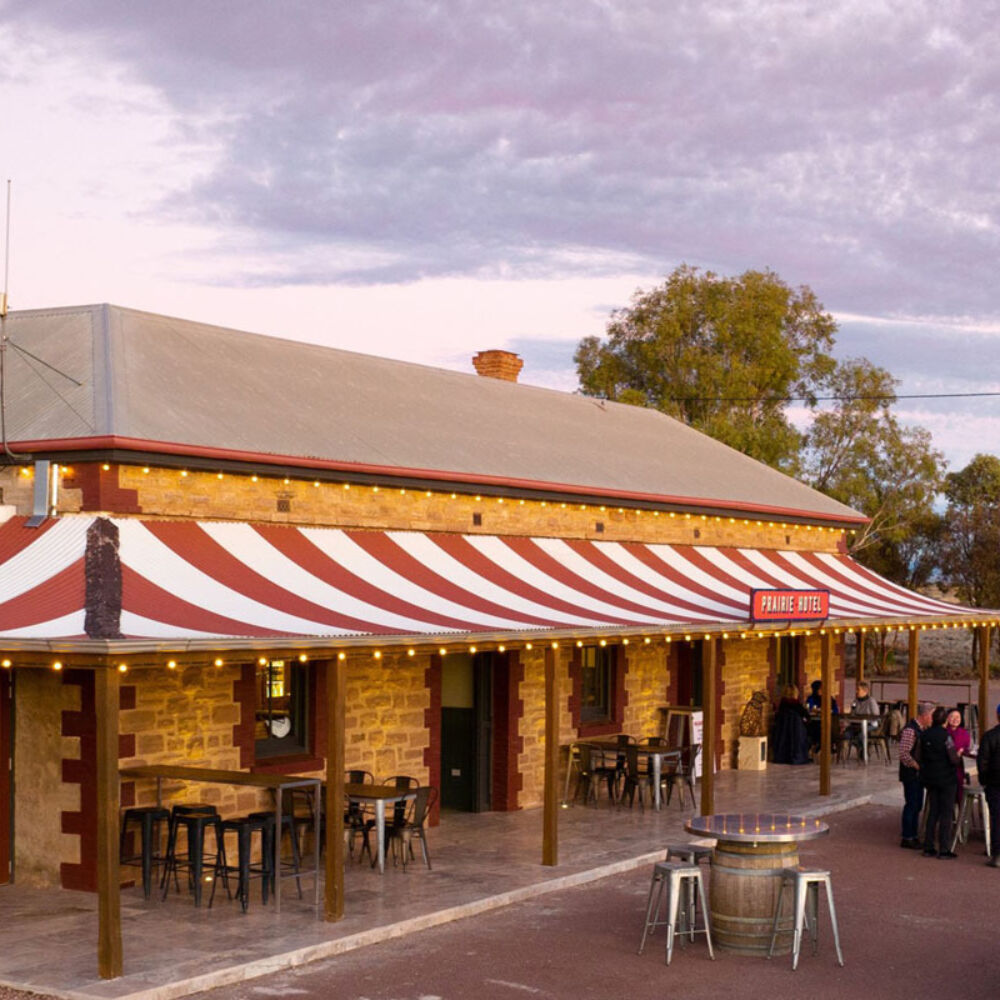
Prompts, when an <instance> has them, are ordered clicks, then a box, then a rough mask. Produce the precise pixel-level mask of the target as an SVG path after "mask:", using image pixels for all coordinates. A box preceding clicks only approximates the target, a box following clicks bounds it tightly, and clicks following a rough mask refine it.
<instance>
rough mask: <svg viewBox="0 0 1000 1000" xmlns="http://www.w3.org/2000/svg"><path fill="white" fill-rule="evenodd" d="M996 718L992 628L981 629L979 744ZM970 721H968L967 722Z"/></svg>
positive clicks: (983, 627) (982, 627) (986, 626)
mask: <svg viewBox="0 0 1000 1000" xmlns="http://www.w3.org/2000/svg"><path fill="white" fill-rule="evenodd" d="M995 720H996V716H995V715H994V714H993V712H991V711H990V627H989V625H983V626H981V627H980V629H979V742H980V743H982V742H983V737H984V736H985V735H986V730H987V729H991V728H992V727H993V724H994V722H995ZM967 721H968V720H967Z"/></svg>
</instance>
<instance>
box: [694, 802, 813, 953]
mask: <svg viewBox="0 0 1000 1000" xmlns="http://www.w3.org/2000/svg"><path fill="white" fill-rule="evenodd" d="M684 826H685V829H686V830H687V831H688V832H689V833H694V834H698V835H699V836H702V837H714V838H715V841H716V847H715V853H714V854H713V855H712V878H711V886H710V888H709V909H710V911H711V915H712V943H713V944H715V945H717V946H718V947H719V948H722V949H724V950H727V951H735V952H739V953H741V954H744V955H762V956H766V955H767V952H768V948H769V947H770V944H771V927H772V924H773V921H774V911H775V909H776V907H777V905H778V894H779V893H780V892H781V872H782V869H784V868H794V867H795V866H796V865H798V863H799V849H798V844H799V842H800V841H803V840H812V839H814V838H816V837H821V836H823V834H825V833H829V832H830V827H829V826H827V824H826V823H824V822H822V821H821V820H818V819H813V818H811V817H807V816H793V815H791V814H789V813H725V814H720V815H717V816H695V817H693V818H692V819H690V820H688V822H687V823H685V824H684ZM786 912H788V913H790V912H791V910H790V909H788V910H786ZM791 946H792V934H791V928H790V926H789V929H788V930H786V931H784V932H782V933H779V935H778V940H777V943H776V946H775V953H782V954H785V953H787V952H788V951H790V949H791Z"/></svg>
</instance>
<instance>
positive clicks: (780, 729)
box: [772, 680, 880, 764]
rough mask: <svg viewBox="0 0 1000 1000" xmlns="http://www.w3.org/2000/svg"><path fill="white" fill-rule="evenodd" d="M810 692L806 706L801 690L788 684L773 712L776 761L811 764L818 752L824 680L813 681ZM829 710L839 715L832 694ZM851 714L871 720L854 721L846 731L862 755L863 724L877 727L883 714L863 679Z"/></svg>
mask: <svg viewBox="0 0 1000 1000" xmlns="http://www.w3.org/2000/svg"><path fill="white" fill-rule="evenodd" d="M811 691H812V693H811V694H810V695H809V697H808V698H806V703H805V705H803V704H802V702H800V701H799V690H798V688H797V687H795V685H794V684H789V685H788V686H787V687H786V688H785V689H784V690H783V691H782V693H781V701H780V702H779V703H778V708H777V711H776V712H775V715H774V735H773V741H772V742H773V745H772V750H773V758H774V762H775V763H776V764H808V763H809V762H810V761H811V760H813V759H814V757H815V754H816V753H817V752H818V751H819V748H820V742H821V738H822V737H821V731H822V722H821V719H820V709H821V708H822V705H823V687H822V681H818V680H816V681H813V682H812V685H811ZM830 710H831V714H832V715H833V716H834V717H837V716H839V715H840V706H839V705H838V704H837V699H836V698H834V697H832V696H831V698H830ZM850 714H851V715H852V716H855V717H858V716H860V717H862V718H870V720H871V721H862V722H852V723H851V724H850V725H849V726H848V729H847V731H846V732H845V734H844V735H845V738H847V739H850V740H852V742H854V743H856V744H857V746H858V753H859V755H860V753H861V746H862V744H863V742H864V741H863V740H862V738H861V726H868V728H869V731H871V730H872V729H875V728H876V727H877V726H878V724H879V715H880V709H879V703H878V702H877V701H876V700H875V698H874V697H873V696H872V694H871V690H870V689H869V687H868V685H867V684H866V683H865V682H864V681H858V684H857V688H856V689H855V697H854V701H852V702H851V711H850Z"/></svg>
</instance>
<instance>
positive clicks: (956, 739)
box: [944, 708, 972, 811]
mask: <svg viewBox="0 0 1000 1000" xmlns="http://www.w3.org/2000/svg"><path fill="white" fill-rule="evenodd" d="M944 728H945V729H947V730H948V735H949V736H950V737H951V739H952V742H953V743H954V744H955V753H957V754H958V759H959V764H958V767H957V768H955V780H956V781H957V782H958V797H957V798H956V799H955V803H956V804H957V805H958V808H959V810H960V811H961V808H962V790H963V789H964V788H965V783H966V781H967V780H968V776H967V775H966V773H965V762H964V761H963V759H962V758H963V757H971V756H972V754H971V753H970V752H969V748H970V747H971V746H972V737H971V736H970V735H969V730H968V729H966V728H965V726H963V725H962V712H961V710H960V709H958V708H953V709H951V710H950V711H949V712H948V718H947V719H946V720H945V724H944Z"/></svg>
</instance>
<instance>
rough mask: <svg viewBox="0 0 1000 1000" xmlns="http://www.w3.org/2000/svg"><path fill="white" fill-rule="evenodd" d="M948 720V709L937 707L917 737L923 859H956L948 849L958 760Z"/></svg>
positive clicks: (949, 847)
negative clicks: (923, 792) (924, 809)
mask: <svg viewBox="0 0 1000 1000" xmlns="http://www.w3.org/2000/svg"><path fill="white" fill-rule="evenodd" d="M947 718H948V709H946V708H943V707H942V706H940V705H939V706H938V707H937V708H935V709H934V714H933V715H932V716H931V725H930V728H929V729H925V730H924V731H923V732H922V733H921V734H920V780H921V781H922V782H923V783H924V789H925V790H926V792H927V829H926V830H925V831H924V856H925V857H934V858H947V859H953V858H956V857H958V855H957V854H956V853H955V852H954V851H953V850H952V849H951V820H952V812H953V811H954V808H955V795H956V792H957V783H958V778H957V775H956V769H957V768H958V765H959V763H960V760H959V756H958V751H957V750H956V749H955V741H954V740H953V739H952V738H951V736H950V734H949V733H948V730H947V729H945V725H944V724H945V720H946V719H947ZM935 835H936V836H937V844H936V846H935Z"/></svg>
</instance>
